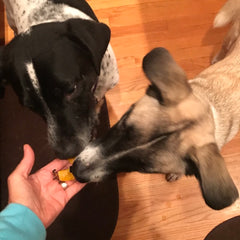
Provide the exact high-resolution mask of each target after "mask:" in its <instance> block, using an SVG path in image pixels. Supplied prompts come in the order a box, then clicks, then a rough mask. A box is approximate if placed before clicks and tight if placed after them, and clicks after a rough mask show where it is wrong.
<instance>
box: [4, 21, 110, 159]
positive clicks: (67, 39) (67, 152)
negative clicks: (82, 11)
mask: <svg viewBox="0 0 240 240" xmlns="http://www.w3.org/2000/svg"><path fill="white" fill-rule="evenodd" d="M109 40H110V29H109V28H108V27H107V26H106V25H105V24H102V23H98V22H95V21H88V20H81V19H70V20H67V21H65V22H59V23H57V22H55V23H44V24H40V25H37V26H33V27H32V28H31V29H30V31H29V32H28V33H24V34H20V35H18V36H16V37H15V38H14V39H13V40H12V41H11V42H10V43H9V44H8V45H7V46H5V47H4V48H3V49H1V52H0V54H1V56H0V57H1V61H0V68H1V69H0V73H1V74H0V75H1V80H0V87H1V91H3V82H8V83H10V84H11V85H12V87H13V88H14V90H15V92H16V93H17V95H18V97H19V100H20V102H21V103H22V104H23V105H24V106H26V107H28V108H30V109H32V110H33V111H35V112H37V113H39V114H40V115H41V116H42V117H43V118H44V119H45V120H46V122H47V124H48V138H49V142H50V144H51V145H52V147H53V149H54V150H55V152H56V154H57V156H58V157H59V158H69V157H73V156H76V154H77V153H78V152H79V150H80V149H83V147H84V146H85V145H86V144H87V143H88V142H89V140H90V138H91V132H92V130H93V128H94V125H95V124H96V120H97V118H96V111H95V107H96V99H95V97H94V90H95V87H96V84H97V80H98V76H99V74H100V68H101V61H102V57H103V55H104V53H105V51H106V49H107V46H108V44H109Z"/></svg>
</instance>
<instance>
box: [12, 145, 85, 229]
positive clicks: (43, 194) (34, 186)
mask: <svg viewBox="0 0 240 240" xmlns="http://www.w3.org/2000/svg"><path fill="white" fill-rule="evenodd" d="M34 160H35V157H34V152H33V150H32V148H31V147H30V146H29V145H24V157H23V159H22V160H21V162H20V163H19V165H18V166H17V167H16V169H15V170H14V171H13V172H12V173H11V175H10V176H9V178H8V189H9V203H19V204H22V205H25V206H27V207H28V208H30V209H31V210H32V211H33V212H34V213H35V214H36V215H37V216H38V217H39V218H40V220H41V221H42V222H43V224H44V226H45V227H46V228H47V227H48V226H49V225H50V224H51V223H52V222H53V221H54V220H55V219H56V217H57V216H58V215H59V214H60V212H61V211H62V210H63V208H64V207H65V205H66V204H67V202H68V201H69V200H70V199H71V198H72V197H73V196H74V195H75V194H76V193H77V192H79V191H80V190H81V189H82V188H83V187H84V186H85V184H81V183H79V182H77V181H75V180H74V181H68V182H67V184H68V187H67V188H66V189H63V188H62V186H61V184H59V182H58V180H56V179H54V178H53V174H52V170H53V169H56V170H57V171H58V170H61V169H63V168H66V167H68V166H69V162H68V161H67V160H59V159H55V160H53V161H52V162H50V163H49V164H48V165H46V166H45V167H43V168H41V169H40V170H38V171H37V172H36V173H34V174H31V175H29V174H30V172H31V170H32V167H33V164H34Z"/></svg>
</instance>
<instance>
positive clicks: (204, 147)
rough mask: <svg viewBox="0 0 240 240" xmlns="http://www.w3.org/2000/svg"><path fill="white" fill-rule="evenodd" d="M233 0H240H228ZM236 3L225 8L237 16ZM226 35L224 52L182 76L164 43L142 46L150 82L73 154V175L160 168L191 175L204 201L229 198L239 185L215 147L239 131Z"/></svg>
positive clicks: (237, 81)
mask: <svg viewBox="0 0 240 240" xmlns="http://www.w3.org/2000/svg"><path fill="white" fill-rule="evenodd" d="M232 2H239V1H236V0H230V1H229V3H227V5H228V4H232ZM227 5H226V6H227ZM233 5H234V4H233ZM238 6H239V7H240V4H239V3H238ZM235 10H237V9H236V8H235V6H234V8H231V11H229V12H230V13H231V14H232V13H234V14H238V18H239V17H240V11H238V10H237V13H235V12H234V11H235ZM225 14H227V16H228V12H226V7H223V9H222V10H221V11H220V13H219V14H218V15H217V17H216V20H215V23H216V22H218V26H219V25H221V24H219V22H224V21H223V20H224V19H220V18H222V17H223V18H225ZM228 17H231V16H228ZM238 18H237V21H238V24H239V23H240V21H239V20H238ZM215 26H216V24H215ZM235 26H236V23H235V22H234V24H233V28H236V27H235ZM232 31H233V30H230V32H232ZM236 35H237V36H239V28H237V32H236ZM231 36H232V35H231V34H230V35H228V37H227V38H228V41H229V40H230V39H232V38H231ZM233 38H234V39H235V42H234V44H231V49H229V50H230V53H229V55H228V56H227V57H226V58H224V59H223V60H221V61H219V62H217V63H215V64H214V65H212V66H210V67H209V68H207V69H206V70H205V71H203V72H202V73H200V74H199V75H198V76H197V77H196V78H195V79H193V80H190V81H189V82H188V81H187V79H186V75H185V73H184V72H183V70H182V69H181V68H180V67H179V66H178V65H177V64H176V62H175V61H174V60H173V58H172V57H171V55H170V54H169V52H168V51H167V50H166V49H163V48H156V49H154V50H152V51H151V52H150V53H148V54H147V55H146V56H145V57H144V59H143V70H144V72H145V74H146V76H147V78H148V79H149V80H150V82H151V85H150V86H149V88H148V89H147V91H146V94H145V95H144V96H143V97H142V98H141V99H140V100H139V101H138V102H136V103H135V104H133V105H132V106H131V108H130V109H129V110H128V112H127V113H125V115H124V116H123V117H122V118H121V119H120V121H119V122H118V123H117V124H116V125H115V126H113V127H112V128H111V129H110V131H109V132H108V133H107V135H106V136H105V137H103V138H101V139H97V140H96V141H94V142H92V143H90V145H88V146H87V147H86V148H85V149H84V151H82V152H81V153H80V154H79V156H78V157H77V159H76V161H75V162H74V164H73V167H72V172H73V173H74V175H75V176H76V178H77V179H78V180H79V181H83V182H84V181H85V182H86V181H92V182H97V181H101V180H102V179H104V178H105V177H106V176H108V175H110V174H112V173H117V172H128V171H139V172H145V173H165V174H167V179H168V180H176V179H177V178H178V177H179V176H181V175H183V174H185V175H193V174H194V175H195V176H196V178H197V179H198V180H199V183H200V186H201V190H202V194H203V197H204V199H205V202H206V203H207V204H208V205H209V206H210V207H212V208H214V209H222V208H224V207H227V206H229V205H231V204H232V203H233V202H234V201H235V200H236V199H237V198H238V190H237V188H236V187H235V185H234V183H233V181H232V179H231V177H230V175H229V173H228V170H227V168H226V166H225V163H224V159H223V157H222V156H221V154H220V149H221V147H222V146H223V145H224V144H225V143H226V142H228V141H230V140H231V139H232V138H233V137H234V135H235V134H236V133H237V132H238V130H239V123H240V108H239V107H238V103H240V71H239V59H240V58H239V49H240V38H238V37H235V35H234V36H233ZM224 44H225V45H226V44H227V43H226V41H225V43H224ZM227 45H228V44H227ZM220 55H221V56H222V54H220ZM220 55H218V56H220Z"/></svg>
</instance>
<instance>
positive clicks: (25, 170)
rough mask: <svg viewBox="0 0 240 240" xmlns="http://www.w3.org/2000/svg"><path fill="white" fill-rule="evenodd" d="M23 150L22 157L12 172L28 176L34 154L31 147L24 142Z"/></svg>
mask: <svg viewBox="0 0 240 240" xmlns="http://www.w3.org/2000/svg"><path fill="white" fill-rule="evenodd" d="M23 151H24V155H23V159H22V160H21V162H20V163H19V164H18V165H17V167H16V169H15V170H14V173H17V174H20V175H22V176H24V177H28V175H29V174H30V172H31V170H32V167H33V164H34V161H35V156H34V152H33V150H32V148H31V147H30V145H28V144H25V145H24V146H23Z"/></svg>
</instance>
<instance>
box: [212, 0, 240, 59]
mask: <svg viewBox="0 0 240 240" xmlns="http://www.w3.org/2000/svg"><path fill="white" fill-rule="evenodd" d="M229 23H231V24H232V26H231V28H230V30H229V31H228V33H227V35H226V37H225V39H224V41H223V44H222V49H221V50H220V51H219V53H218V54H217V55H216V56H215V57H214V58H213V60H212V63H216V62H218V61H220V60H222V59H223V58H225V57H226V56H227V55H228V54H229V53H230V52H231V51H232V49H233V47H234V46H235V42H236V40H237V39H238V37H239V35H240V0H228V1H227V2H226V3H225V4H224V6H223V7H222V8H221V9H220V11H219V13H218V14H217V15H216V17H215V19H214V22H213V26H214V27H215V28H218V27H223V26H225V25H227V24H229Z"/></svg>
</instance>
